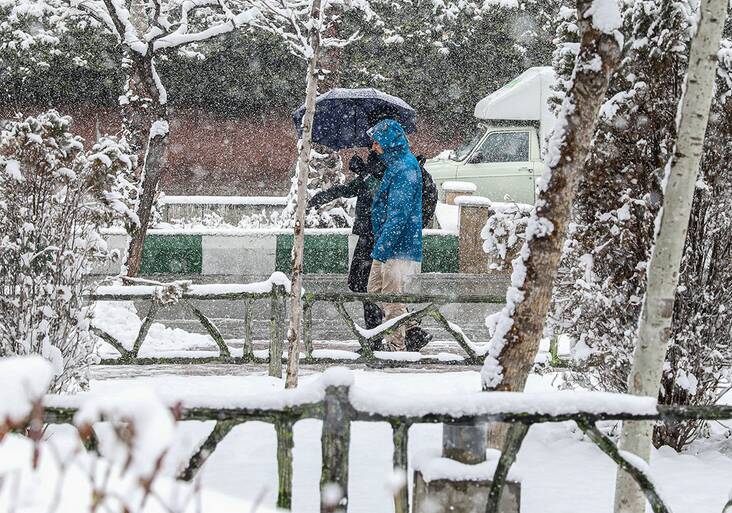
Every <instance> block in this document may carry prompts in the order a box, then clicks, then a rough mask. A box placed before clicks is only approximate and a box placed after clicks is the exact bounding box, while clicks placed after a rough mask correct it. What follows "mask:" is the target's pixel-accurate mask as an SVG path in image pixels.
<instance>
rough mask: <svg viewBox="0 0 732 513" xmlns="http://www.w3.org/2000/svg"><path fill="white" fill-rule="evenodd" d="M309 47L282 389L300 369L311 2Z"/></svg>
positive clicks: (314, 79) (311, 93)
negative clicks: (285, 363)
mask: <svg viewBox="0 0 732 513" xmlns="http://www.w3.org/2000/svg"><path fill="white" fill-rule="evenodd" d="M310 19H311V21H312V25H311V27H310V47H311V49H312V52H313V53H312V55H311V56H310V59H309V60H308V72H307V73H308V76H307V86H306V89H305V115H304V116H303V119H302V140H301V142H300V155H299V156H298V160H297V209H296V210H295V228H294V232H295V233H294V234H295V240H294V243H293V245H292V278H291V279H292V287H291V290H290V326H289V328H288V330H287V355H288V356H287V378H286V380H285V387H286V388H295V387H296V386H297V377H298V372H299V367H300V358H299V356H300V331H301V320H302V297H301V296H302V270H303V249H304V246H305V206H306V205H305V203H306V202H307V180H308V169H309V167H310V150H311V146H312V137H313V118H314V117H315V98H316V96H317V94H318V75H317V73H318V69H317V67H318V55H319V53H320V32H319V31H320V21H319V19H320V0H313V5H312V8H311V11H310Z"/></svg>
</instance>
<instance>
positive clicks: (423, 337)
mask: <svg viewBox="0 0 732 513" xmlns="http://www.w3.org/2000/svg"><path fill="white" fill-rule="evenodd" d="M430 340H432V334H430V333H427V332H426V331H425V330H423V329H422V328H420V327H417V326H415V327H413V328H409V329H408V330H407V340H406V342H407V351H411V352H419V351H420V350H421V349H422V348H423V347H424V346H426V345H427V344H429V342H430Z"/></svg>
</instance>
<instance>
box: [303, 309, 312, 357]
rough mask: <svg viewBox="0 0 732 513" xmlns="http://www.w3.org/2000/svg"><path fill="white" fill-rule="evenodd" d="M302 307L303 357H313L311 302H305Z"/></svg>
mask: <svg viewBox="0 0 732 513" xmlns="http://www.w3.org/2000/svg"><path fill="white" fill-rule="evenodd" d="M302 307H303V312H302V314H303V321H302V340H303V343H304V344H305V355H306V356H307V358H312V357H313V302H312V301H309V300H307V299H306V300H305V302H304V303H303V305H302Z"/></svg>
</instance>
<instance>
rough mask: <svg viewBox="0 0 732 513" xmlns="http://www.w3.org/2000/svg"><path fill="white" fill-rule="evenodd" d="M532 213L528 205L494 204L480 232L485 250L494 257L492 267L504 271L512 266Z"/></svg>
mask: <svg viewBox="0 0 732 513" xmlns="http://www.w3.org/2000/svg"><path fill="white" fill-rule="evenodd" d="M530 213H531V208H530V207H529V206H528V205H525V206H524V205H510V206H507V207H506V208H498V207H496V206H494V210H493V214H491V215H490V217H488V221H486V224H485V226H484V227H483V230H482V231H481V232H480V237H481V238H482V239H483V241H484V242H483V251H485V252H486V253H488V255H489V256H490V257H491V258H492V259H493V261H492V262H491V263H490V265H489V266H490V268H491V269H494V270H498V271H502V270H504V269H506V268H508V266H510V264H511V261H512V260H513V259H514V258H515V257H516V255H517V253H518V251H519V250H520V249H521V246H522V244H523V242H524V233H525V232H526V224H527V223H528V221H529V215H530Z"/></svg>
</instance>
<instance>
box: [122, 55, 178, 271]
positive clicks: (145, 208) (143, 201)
mask: <svg viewBox="0 0 732 513" xmlns="http://www.w3.org/2000/svg"><path fill="white" fill-rule="evenodd" d="M131 53H132V52H131ZM148 53H149V55H145V56H140V55H133V56H132V59H133V62H132V68H131V77H130V82H131V83H132V84H134V87H135V88H136V89H137V91H135V90H134V89H132V90H131V91H130V93H132V94H133V95H134V96H136V97H137V98H138V99H139V98H146V99H147V100H140V101H143V102H144V103H142V104H139V105H136V107H137V108H133V109H125V119H126V125H127V127H126V132H127V133H129V135H130V137H131V138H132V139H133V142H134V143H135V144H137V145H140V144H141V141H143V140H146V141H147V147H146V148H145V151H144V155H145V157H144V159H141V160H140V161H141V162H142V166H141V170H140V177H139V178H140V182H141V189H142V192H141V193H140V197H139V198H138V202H137V212H136V213H137V217H138V218H139V221H140V222H139V224H138V225H137V226H133V227H132V229H131V230H130V245H129V247H128V248H127V258H126V260H125V266H126V273H125V274H126V275H127V276H130V277H132V276H137V275H138V274H139V272H140V265H141V264H142V250H143V246H144V244H145V236H146V235H147V229H148V225H149V224H150V217H151V213H152V209H153V205H154V203H155V195H156V194H157V191H158V185H159V183H160V179H161V178H162V174H163V173H162V172H163V165H164V164H165V153H166V150H167V147H168V141H169V136H168V131H169V125H168V108H167V98H166V97H165V90H164V89H163V86H162V85H161V84H160V83H159V79H158V78H157V72H156V71H155V65H154V63H153V57H152V48H150V49H149V50H148ZM145 122H146V123H145ZM143 123H144V124H143ZM143 131H144V134H143ZM135 149H137V150H138V151H142V148H139V149H138V148H135Z"/></svg>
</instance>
